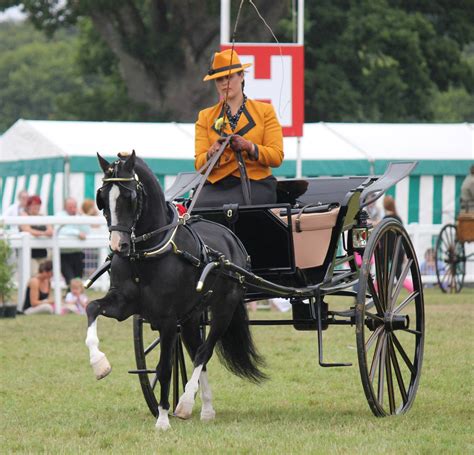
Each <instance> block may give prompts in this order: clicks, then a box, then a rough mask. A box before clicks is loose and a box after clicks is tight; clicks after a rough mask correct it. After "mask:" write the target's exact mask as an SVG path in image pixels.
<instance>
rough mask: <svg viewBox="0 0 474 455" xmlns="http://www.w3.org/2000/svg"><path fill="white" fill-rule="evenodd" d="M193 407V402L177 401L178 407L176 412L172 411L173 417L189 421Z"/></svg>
mask: <svg viewBox="0 0 474 455" xmlns="http://www.w3.org/2000/svg"><path fill="white" fill-rule="evenodd" d="M193 405H194V402H192V401H185V400H183V399H181V400H179V403H178V406H176V410H175V411H174V415H175V416H176V417H179V418H180V419H183V420H186V419H190V418H191V415H192V413H193Z"/></svg>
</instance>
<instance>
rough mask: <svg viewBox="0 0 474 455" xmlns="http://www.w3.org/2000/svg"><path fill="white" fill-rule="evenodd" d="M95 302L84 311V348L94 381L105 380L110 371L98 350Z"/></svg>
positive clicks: (107, 363) (105, 359) (96, 308)
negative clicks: (85, 319)
mask: <svg viewBox="0 0 474 455" xmlns="http://www.w3.org/2000/svg"><path fill="white" fill-rule="evenodd" d="M95 303H96V301H93V302H91V303H90V304H89V305H88V306H87V309H86V312H87V323H88V327H87V336H86V346H87V347H88V348H89V359H90V364H91V367H92V370H93V371H94V374H95V377H96V379H102V378H105V377H106V376H107V375H108V374H109V373H110V372H111V371H112V367H111V366H110V363H109V361H108V360H107V357H106V356H105V354H104V353H103V352H101V351H100V350H99V338H98V336H97V317H98V305H96V304H95Z"/></svg>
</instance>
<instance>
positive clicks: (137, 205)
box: [97, 160, 186, 259]
mask: <svg viewBox="0 0 474 455" xmlns="http://www.w3.org/2000/svg"><path fill="white" fill-rule="evenodd" d="M119 163H120V160H118V161H116V162H115V163H114V168H109V169H110V170H109V172H110V173H111V174H112V176H111V177H104V178H103V179H102V182H103V183H104V185H103V186H102V187H100V188H99V189H98V190H97V207H98V208H99V209H102V208H103V206H102V204H99V198H98V195H99V193H100V191H102V190H103V189H104V188H105V187H106V186H107V185H109V184H111V183H112V184H113V183H118V185H119V186H121V187H123V188H125V189H127V190H129V191H132V192H133V191H134V192H135V193H136V198H134V199H133V203H132V204H133V208H134V212H135V213H134V215H133V221H132V224H131V226H130V227H128V226H124V225H122V224H112V225H110V226H109V232H112V231H119V232H125V233H127V234H130V243H131V245H130V257H131V258H132V257H133V258H134V259H138V258H140V257H147V256H155V255H159V254H161V253H162V252H164V251H165V250H167V247H168V246H169V245H171V244H172V243H173V239H174V236H175V234H176V231H177V228H178V226H179V225H180V224H184V223H185V221H186V219H185V218H184V217H180V216H179V214H178V211H177V209H176V207H175V206H174V204H168V209H169V211H170V212H171V222H170V223H169V224H167V225H165V226H162V227H160V228H158V229H155V230H154V231H151V232H147V233H145V234H142V235H139V236H136V235H135V228H136V225H137V223H138V220H139V219H140V217H141V215H142V210H143V200H144V196H146V192H145V188H144V186H143V184H142V182H141V181H140V179H139V177H138V175H137V174H136V173H135V172H134V173H133V176H132V177H117V171H118V165H119ZM126 182H133V183H135V189H131V188H130V187H129V186H128V185H126ZM166 231H170V232H169V234H168V235H165V238H164V239H163V240H162V241H161V242H159V244H158V245H155V246H154V247H153V248H150V249H147V250H143V251H137V248H136V244H137V243H140V242H144V241H146V240H149V239H151V238H152V237H155V236H157V235H158V234H160V233H162V232H166Z"/></svg>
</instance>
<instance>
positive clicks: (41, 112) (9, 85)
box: [0, 24, 75, 131]
mask: <svg viewBox="0 0 474 455" xmlns="http://www.w3.org/2000/svg"><path fill="white" fill-rule="evenodd" d="M70 39H71V37H70V36H68V35H67V33H65V32H62V33H61V34H58V36H57V37H56V38H55V39H54V40H47V39H46V38H45V37H44V36H43V35H42V34H41V33H39V32H35V31H34V30H33V27H32V26H31V25H26V24H25V25H22V26H18V25H17V24H2V26H1V28H0V43H1V44H0V104H1V106H2V108H1V109H0V131H3V130H5V129H7V128H8V127H9V126H11V124H12V123H13V122H15V121H16V120H17V119H19V118H33V119H50V118H54V116H55V114H56V113H57V111H58V109H57V105H56V99H57V94H58V93H64V92H68V91H70V90H71V89H72V88H73V87H74V84H75V82H74V77H73V73H72V66H73V54H72V53H71V52H70V50H71V49H70V46H69V40H70Z"/></svg>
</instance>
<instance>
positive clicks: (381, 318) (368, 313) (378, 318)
mask: <svg viewBox="0 0 474 455" xmlns="http://www.w3.org/2000/svg"><path fill="white" fill-rule="evenodd" d="M365 315H366V316H367V317H368V318H370V319H373V320H374V321H380V322H383V317H381V316H379V315H378V314H374V313H370V312H369V311H366V312H365Z"/></svg>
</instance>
